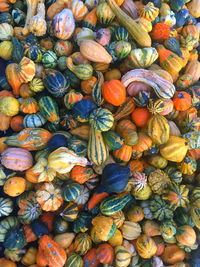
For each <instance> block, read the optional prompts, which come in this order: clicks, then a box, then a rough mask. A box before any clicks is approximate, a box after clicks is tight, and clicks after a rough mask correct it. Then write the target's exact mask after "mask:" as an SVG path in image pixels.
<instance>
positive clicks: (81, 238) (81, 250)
mask: <svg viewBox="0 0 200 267" xmlns="http://www.w3.org/2000/svg"><path fill="white" fill-rule="evenodd" d="M91 248H92V240H91V237H90V236H89V235H88V234H86V233H79V234H78V235H77V236H76V238H75V240H74V250H75V252H76V253H78V254H80V255H85V254H86V253H87V251H88V250H90V249H91Z"/></svg>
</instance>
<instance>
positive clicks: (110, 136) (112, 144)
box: [102, 130, 124, 150]
mask: <svg viewBox="0 0 200 267" xmlns="http://www.w3.org/2000/svg"><path fill="white" fill-rule="evenodd" d="M102 135H103V139H104V142H105V143H106V145H108V146H109V148H110V149H111V150H119V149H120V148H122V145H123V143H124V140H123V138H121V136H119V135H118V133H116V132H114V131H112V130H110V131H107V132H102Z"/></svg>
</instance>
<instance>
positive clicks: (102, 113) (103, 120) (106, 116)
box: [89, 108, 114, 132]
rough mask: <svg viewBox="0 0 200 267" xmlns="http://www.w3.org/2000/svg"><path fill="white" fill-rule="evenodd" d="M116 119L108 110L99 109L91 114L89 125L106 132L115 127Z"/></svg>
mask: <svg viewBox="0 0 200 267" xmlns="http://www.w3.org/2000/svg"><path fill="white" fill-rule="evenodd" d="M113 122H114V118H113V115H112V113H111V112H110V111H109V110H108V109H104V108H98V109H95V110H93V111H92V112H91V114H90V117H89V123H90V125H91V127H93V128H95V129H96V130H98V131H101V132H105V131H108V130H110V128H111V127H112V126H113Z"/></svg>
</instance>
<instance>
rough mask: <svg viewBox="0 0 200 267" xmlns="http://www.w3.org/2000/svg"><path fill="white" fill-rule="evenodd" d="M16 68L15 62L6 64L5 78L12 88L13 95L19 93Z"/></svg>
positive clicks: (19, 84)
mask: <svg viewBox="0 0 200 267" xmlns="http://www.w3.org/2000/svg"><path fill="white" fill-rule="evenodd" d="M17 68H18V65H17V64H16V63H10V64H8V65H7V66H6V78H7V81H8V83H9V84H10V86H11V87H12V89H13V94H14V95H19V88H20V86H21V81H20V79H19V74H18V71H17Z"/></svg>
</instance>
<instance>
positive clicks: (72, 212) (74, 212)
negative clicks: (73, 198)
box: [60, 202, 79, 222]
mask: <svg viewBox="0 0 200 267" xmlns="http://www.w3.org/2000/svg"><path fill="white" fill-rule="evenodd" d="M78 212H79V209H78V206H77V204H75V203H74V202H69V203H68V205H67V206H65V208H64V210H63V211H62V212H61V213H60V216H62V218H63V219H64V220H66V221H69V222H72V221H74V220H76V218H77V216H78Z"/></svg>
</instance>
